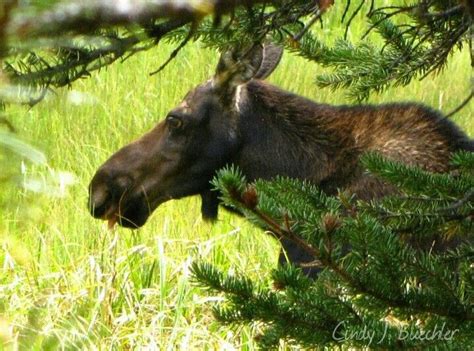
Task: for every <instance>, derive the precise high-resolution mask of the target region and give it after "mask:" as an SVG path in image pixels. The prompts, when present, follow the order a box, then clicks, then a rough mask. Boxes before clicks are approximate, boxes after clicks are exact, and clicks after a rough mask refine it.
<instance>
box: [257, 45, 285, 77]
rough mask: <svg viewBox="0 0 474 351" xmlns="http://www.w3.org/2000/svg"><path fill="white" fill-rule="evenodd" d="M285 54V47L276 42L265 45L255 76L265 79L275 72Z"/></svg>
mask: <svg viewBox="0 0 474 351" xmlns="http://www.w3.org/2000/svg"><path fill="white" fill-rule="evenodd" d="M282 56H283V47H281V46H278V45H275V44H267V45H265V46H264V47H263V57H262V61H261V64H260V68H259V69H258V71H257V73H256V74H255V76H254V77H253V78H255V79H265V78H267V77H268V76H269V75H270V74H272V73H273V71H274V70H275V68H277V66H278V64H279V63H280V60H281V57H282Z"/></svg>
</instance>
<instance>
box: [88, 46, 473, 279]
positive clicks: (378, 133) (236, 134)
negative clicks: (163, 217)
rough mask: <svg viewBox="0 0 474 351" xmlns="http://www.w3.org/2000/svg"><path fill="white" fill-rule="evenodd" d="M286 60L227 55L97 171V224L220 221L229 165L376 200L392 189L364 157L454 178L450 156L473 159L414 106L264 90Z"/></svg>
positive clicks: (291, 249) (276, 50)
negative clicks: (182, 206)
mask: <svg viewBox="0 0 474 351" xmlns="http://www.w3.org/2000/svg"><path fill="white" fill-rule="evenodd" d="M282 53H283V50H282V49H281V48H280V47H278V46H275V45H272V44H269V45H260V44H256V45H253V46H252V47H251V48H249V49H246V50H243V49H242V50H230V51H227V52H224V53H223V54H222V55H221V58H220V60H219V63H218V65H217V69H216V72H215V75H214V76H213V77H212V79H210V80H208V81H207V82H205V83H203V84H201V85H199V86H197V87H196V88H195V89H193V90H191V91H190V92H188V93H187V95H186V96H185V97H184V100H183V101H182V102H181V103H180V104H179V105H178V106H177V107H176V108H174V109H173V110H171V111H170V112H169V113H168V115H167V116H166V118H165V120H164V121H162V122H160V123H158V125H157V126H156V127H154V128H153V129H152V130H151V131H149V132H148V133H146V134H145V135H143V136H142V137H141V138H139V139H138V140H136V141H134V142H132V143H131V144H129V145H127V146H125V147H123V148H122V149H120V150H119V151H117V152H116V153H115V154H114V155H112V156H111V157H110V159H108V160H107V161H106V162H105V163H104V164H103V165H102V166H101V167H100V168H99V169H98V171H97V173H96V174H95V175H94V177H93V179H92V181H91V183H90V197H89V206H90V211H91V214H92V215H93V216H94V217H96V218H101V219H104V220H107V221H108V222H109V225H114V224H115V223H117V222H118V223H119V224H120V225H121V226H124V227H129V228H138V227H140V226H143V225H144V224H145V222H146V221H147V219H148V217H149V216H150V215H151V213H152V212H153V211H154V210H155V209H156V208H157V207H158V206H159V205H160V204H162V203H163V202H165V201H168V200H171V199H180V198H183V197H187V196H191V195H200V196H201V200H202V205H201V213H202V216H203V218H205V219H215V218H216V217H217V214H218V206H219V194H218V193H216V192H215V191H213V190H212V188H211V184H210V181H211V180H212V178H213V177H214V175H215V173H216V171H217V170H219V169H220V168H222V167H224V166H226V165H230V164H234V165H236V166H238V167H239V168H240V170H241V171H242V173H243V174H244V175H245V176H246V178H247V179H248V180H250V181H252V180H256V179H268V180H270V179H272V178H274V177H276V176H287V177H292V178H298V179H302V180H307V181H309V182H311V183H313V184H315V185H317V186H319V187H320V189H321V190H322V191H324V192H325V193H328V194H335V193H336V192H337V191H338V189H343V190H344V191H348V192H350V193H351V194H353V195H354V196H357V197H358V198H360V199H363V200H369V199H373V198H379V197H381V196H384V195H386V194H389V193H391V192H393V191H394V189H393V188H392V187H391V186H390V185H388V184H386V183H384V182H383V181H382V180H380V179H378V178H376V177H375V176H373V175H371V174H369V173H368V172H365V170H364V169H363V167H362V166H361V165H360V163H359V162H358V159H359V157H360V156H361V155H362V154H363V153H365V152H368V151H375V152H378V153H380V154H382V155H383V156H385V157H386V158H389V159H392V160H396V161H400V162H403V163H405V164H409V165H417V166H419V167H421V168H423V169H425V170H428V171H432V172H447V171H449V170H450V166H449V159H450V155H451V153H452V152H454V151H457V150H470V151H474V142H473V141H472V140H470V139H469V138H468V137H467V136H466V135H465V134H464V133H463V132H461V131H460V129H459V128H458V127H457V126H455V125H454V124H453V123H452V122H451V121H449V120H447V119H446V118H444V117H443V116H442V115H441V114H440V113H439V112H437V111H434V110H432V109H430V108H428V107H426V106H423V105H420V104H417V103H391V104H384V105H378V106H373V105H357V106H345V105H344V106H332V105H327V104H320V103H316V102H313V101H311V100H309V99H306V98H304V97H301V96H298V95H295V94H292V93H290V92H287V91H284V90H282V89H280V88H278V87H276V86H273V85H271V84H269V83H266V82H264V79H265V78H267V77H268V76H269V75H270V74H271V73H272V72H273V70H274V69H275V68H276V67H277V65H278V63H279V62H280V59H281V57H282ZM282 246H283V250H284V251H285V252H282V253H281V254H280V263H284V262H285V261H286V259H287V258H288V260H290V261H291V262H293V263H295V264H298V263H302V262H307V261H311V260H313V258H310V257H307V255H306V254H305V253H304V252H302V251H300V250H299V249H298V247H296V246H295V245H294V244H293V243H292V242H289V241H285V240H283V241H282ZM285 253H286V255H285ZM309 274H311V272H309Z"/></svg>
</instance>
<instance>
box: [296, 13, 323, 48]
mask: <svg viewBox="0 0 474 351" xmlns="http://www.w3.org/2000/svg"><path fill="white" fill-rule="evenodd" d="M321 14H322V12H321V10H320V9H319V8H318V9H317V10H316V13H315V14H314V16H313V17H312V18H311V19H310V21H309V22H308V23H307V24H306V25H305V26H304V28H303V29H302V30H301V32H299V33H298V34H296V35H295V36H293V40H294V41H300V40H301V38H302V37H303V35H304V34H305V33H306V32H307V31H308V30H309V29H310V28H311V27H312V26H313V24H315V23H316V21H317V20H318V19H320V18H321Z"/></svg>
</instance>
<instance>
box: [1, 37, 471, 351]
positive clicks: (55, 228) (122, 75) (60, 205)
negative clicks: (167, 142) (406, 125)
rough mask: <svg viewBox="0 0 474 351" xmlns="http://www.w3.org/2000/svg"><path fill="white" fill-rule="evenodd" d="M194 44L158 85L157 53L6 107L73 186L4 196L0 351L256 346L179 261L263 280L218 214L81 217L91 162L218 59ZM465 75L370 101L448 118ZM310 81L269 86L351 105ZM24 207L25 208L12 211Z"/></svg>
mask: <svg viewBox="0 0 474 351" xmlns="http://www.w3.org/2000/svg"><path fill="white" fill-rule="evenodd" d="M323 34H327V35H330V34H331V33H330V32H329V29H324V32H323ZM336 34H337V33H336ZM350 34H351V33H350ZM332 35H334V33H333V34H332ZM198 46H199V44H195V45H193V46H190V47H188V48H186V49H184V50H183V52H182V53H180V55H179V56H178V58H177V59H176V60H175V62H173V64H172V65H170V66H169V67H168V68H167V69H166V70H165V71H163V72H162V73H161V74H159V75H155V76H151V77H150V76H149V75H148V72H152V71H154V70H155V69H156V68H157V67H158V66H159V65H160V63H161V62H163V61H164V59H165V58H166V57H167V55H168V54H169V51H170V50H171V47H169V46H165V45H163V46H159V47H158V48H156V49H154V50H152V51H150V52H147V53H142V54H140V55H137V56H136V57H132V58H130V59H129V60H127V61H126V62H124V63H118V64H115V65H113V66H111V67H109V68H107V69H106V70H103V71H102V72H100V73H98V74H94V75H93V76H92V77H90V78H89V79H87V80H81V81H79V82H76V83H75V84H74V85H73V90H66V89H65V90H61V91H59V92H58V94H57V95H53V96H50V97H49V98H48V100H47V101H45V102H43V103H41V104H39V105H38V106H36V107H34V108H33V109H30V110H28V109H26V108H18V107H11V108H10V109H9V111H8V113H9V114H10V116H11V119H12V121H13V122H14V124H15V126H16V128H17V129H18V131H19V134H20V135H21V136H22V137H24V138H26V139H27V140H30V141H33V142H34V144H35V145H36V146H38V147H39V148H40V149H41V150H43V151H44V152H45V153H46V154H47V155H48V157H49V164H50V166H51V167H52V168H54V169H56V170H63V171H67V172H71V173H73V174H74V175H75V178H76V182H75V183H74V185H73V186H71V187H70V188H69V193H68V195H67V196H66V197H62V198H54V197H53V198H51V197H46V196H40V195H38V198H37V199H35V201H34V203H33V205H32V204H31V203H30V201H31V199H32V196H31V195H29V196H28V197H25V196H26V194H15V198H16V199H17V200H20V202H19V204H18V205H17V206H14V207H10V208H8V209H6V210H4V213H2V220H1V222H0V240H1V243H0V244H1V251H0V262H1V263H2V267H0V268H1V270H0V343H1V342H2V341H3V342H5V346H6V347H7V348H10V349H16V348H17V347H19V346H20V347H23V348H24V349H43V348H44V349H48V348H49V349H55V348H58V347H64V348H69V347H72V348H81V349H83V348H90V349H94V348H96V349H111V348H118V349H122V348H125V349H134V348H140V347H150V348H152V347H154V348H156V349H170V350H172V349H183V350H188V349H219V350H220V349H234V348H236V349H253V348H254V342H253V337H254V335H255V334H254V333H255V330H254V329H252V328H243V329H233V328H230V327H225V326H221V325H219V324H218V323H216V322H215V321H214V320H213V318H212V313H211V307H212V304H210V303H209V302H210V301H213V300H216V299H219V297H218V296H216V297H209V296H208V295H207V294H206V293H205V292H204V291H203V290H201V289H199V288H197V287H196V286H195V285H193V283H192V280H191V277H190V275H189V265H190V263H191V262H192V261H193V260H195V259H197V258H203V259H205V260H208V261H210V262H212V263H214V264H216V265H218V266H220V267H221V268H224V269H228V270H229V271H236V272H238V271H242V272H245V273H246V274H248V275H250V276H252V277H254V278H256V279H259V280H261V281H263V282H266V283H268V284H269V279H268V276H269V271H270V269H271V268H272V267H274V266H275V265H276V260H277V255H278V246H277V244H276V243H275V242H274V240H273V239H271V238H270V237H269V236H267V235H265V234H264V233H262V232H261V231H260V230H257V229H255V228H253V227H251V226H250V225H248V224H247V223H246V222H245V221H244V220H242V219H241V218H238V217H236V216H233V215H229V214H227V213H225V211H221V213H220V215H219V220H218V221H217V223H215V224H213V225H211V224H209V223H205V222H203V221H202V219H201V218H200V203H199V199H197V198H190V199H184V200H180V201H179V202H169V203H166V204H164V205H162V206H160V207H159V209H158V210H157V211H156V212H155V213H154V215H153V216H152V218H151V219H150V221H149V222H148V223H147V225H146V226H145V227H144V228H143V229H140V230H137V231H134V232H132V231H129V230H124V229H114V230H113V231H109V230H107V228H106V225H105V224H104V223H101V222H99V221H96V220H94V219H92V217H90V216H89V214H88V212H87V208H86V203H87V186H88V183H89V180H90V178H91V177H92V175H93V174H94V172H95V170H96V169H97V168H98V167H99V166H100V165H101V163H102V162H104V161H105V160H106V159H107V158H108V156H110V155H111V154H112V153H113V152H114V151H116V150H117V149H118V148H119V147H120V146H122V145H124V144H126V143H128V142H130V141H131V140H133V139H135V138H137V137H139V136H140V135H141V134H143V133H144V132H145V131H146V130H148V129H150V128H151V127H153V126H154V125H155V124H156V123H157V122H158V121H159V120H160V119H161V118H163V117H164V116H165V114H166V112H167V111H168V110H169V109H171V108H172V107H173V106H175V105H176V104H178V103H179V101H180V99H181V98H182V97H183V96H184V94H185V93H186V92H187V91H188V90H189V89H190V88H192V87H193V86H194V85H196V84H198V83H200V82H202V81H204V80H205V79H207V78H208V77H209V76H210V75H212V72H213V70H214V66H215V63H216V62H217V53H215V52H213V51H211V50H204V49H199V48H198ZM469 66H470V65H469V57H468V52H467V51H464V52H462V53H460V54H456V55H455V56H454V57H453V58H452V60H451V62H450V66H449V67H448V69H446V71H445V72H443V73H442V74H441V75H439V76H438V77H435V78H432V77H430V78H427V79H425V80H423V81H421V82H414V83H413V84H411V85H410V86H408V87H398V88H396V89H391V90H389V91H386V92H384V93H382V94H380V95H377V96H372V97H371V101H370V102H371V103H381V102H388V101H400V100H410V101H418V102H422V103H425V104H427V105H430V106H432V107H434V108H437V109H441V110H442V111H444V112H449V111H451V110H452V109H454V108H455V107H456V106H457V105H458V104H459V103H460V102H461V101H462V100H463V99H464V98H465V97H466V96H467V95H468V92H469V76H470V74H471V73H470V67H469ZM320 72H322V69H321V67H318V66H316V65H311V64H308V63H306V62H305V61H303V60H302V59H300V58H297V57H294V56H289V55H286V56H285V57H284V60H283V62H282V63H281V65H280V66H279V68H278V69H277V71H276V72H275V73H274V74H273V75H272V77H271V79H270V81H271V82H272V83H274V84H276V85H278V86H281V87H283V88H286V89H288V90H291V91H293V92H296V93H298V94H302V95H304V96H308V97H310V98H312V99H314V100H316V101H320V102H325V103H331V104H346V103H351V101H348V100H347V98H346V97H345V94H344V92H342V91H338V92H331V91H329V90H327V89H326V90H322V89H319V88H318V87H317V86H316V85H314V80H315V76H316V74H318V73H320ZM473 112H474V107H473V106H472V104H471V106H468V107H467V108H465V109H464V110H462V111H461V112H460V113H459V114H458V115H457V116H456V117H455V120H456V121H457V122H458V123H459V124H460V125H461V126H462V128H463V129H464V130H467V131H469V132H470V133H471V135H472V134H473V133H474V125H473V123H474V122H473V119H472V115H473ZM22 199H23V200H24V201H23V203H22V202H21V200H22ZM25 199H28V204H29V205H30V206H24V205H25ZM25 208H26V209H27V210H25ZM27 217H28V220H25V218H27Z"/></svg>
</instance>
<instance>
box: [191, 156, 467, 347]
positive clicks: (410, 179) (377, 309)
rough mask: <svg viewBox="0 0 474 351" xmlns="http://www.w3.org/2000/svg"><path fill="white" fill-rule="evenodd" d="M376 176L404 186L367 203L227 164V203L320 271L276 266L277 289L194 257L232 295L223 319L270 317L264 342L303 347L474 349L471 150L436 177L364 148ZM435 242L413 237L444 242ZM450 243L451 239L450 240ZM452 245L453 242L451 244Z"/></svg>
mask: <svg viewBox="0 0 474 351" xmlns="http://www.w3.org/2000/svg"><path fill="white" fill-rule="evenodd" d="M362 162H363V163H364V165H365V166H366V168H367V169H368V170H369V171H370V172H372V173H373V174H375V175H377V176H379V177H381V178H383V179H384V180H386V181H388V182H390V183H392V184H393V185H396V186H397V188H398V189H399V190H400V191H401V193H402V195H394V196H389V197H385V198H383V199H380V200H374V201H371V202H363V201H360V200H356V199H353V198H350V197H348V194H344V193H340V194H338V195H337V196H327V195H325V194H324V193H322V192H321V191H320V190H319V189H318V188H317V187H315V186H313V185H311V184H308V183H305V182H302V181H297V180H292V179H286V178H278V179H275V180H274V181H271V182H268V181H256V182H254V183H251V184H249V183H247V181H246V180H245V178H244V177H243V176H242V175H241V174H240V173H239V170H238V169H235V168H232V167H230V168H227V169H224V170H222V171H220V172H219V174H218V176H217V177H216V178H215V180H214V185H215V187H216V189H218V190H219V191H221V193H222V194H223V195H222V199H223V201H224V202H225V203H226V204H227V205H229V206H232V207H234V208H235V209H237V210H239V211H240V212H242V213H244V214H245V216H246V217H247V218H248V219H249V220H250V221H251V222H252V223H254V224H256V225H257V226H259V227H261V228H262V229H264V230H266V231H269V232H272V233H274V234H275V236H276V237H277V238H279V239H282V238H284V239H286V240H291V241H293V242H294V243H295V244H296V245H298V246H299V247H300V248H302V249H303V250H305V251H306V252H307V253H308V254H309V255H311V257H313V259H314V261H313V262H310V263H309V264H308V265H307V266H316V267H320V268H321V273H320V274H319V276H318V277H317V279H315V280H311V279H309V278H308V277H306V276H305V275H304V273H303V272H302V270H301V267H295V266H292V265H287V266H280V267H278V268H276V269H275V270H274V271H273V272H272V280H273V286H271V287H269V286H267V285H265V284H264V283H262V282H256V281H252V280H251V279H249V278H248V277H246V276H245V275H228V274H225V273H223V272H221V271H219V270H218V269H217V268H215V267H213V266H210V265H209V264H207V263H205V262H196V263H194V266H193V273H194V276H195V278H196V279H197V281H198V282H199V283H200V284H202V285H203V286H205V287H207V288H208V289H210V290H211V291H213V292H219V293H222V294H223V295H224V296H225V301H224V302H222V303H220V304H218V305H217V306H215V307H214V314H215V316H216V318H217V319H218V320H220V321H222V322H223V323H229V324H245V323H250V322H259V323H260V324H261V325H263V327H262V328H261V329H262V333H261V335H260V336H259V338H258V342H259V344H260V346H262V348H264V349H266V348H274V347H276V346H278V344H279V342H280V340H286V341H287V342H289V343H290V344H298V345H301V346H304V347H309V348H317V347H321V348H322V347H330V346H345V347H355V348H363V347H369V348H371V349H394V348H397V349H398V348H400V349H423V350H425V349H433V350H435V349H436V350H445V349H452V350H468V349H471V348H472V347H474V247H473V245H472V243H473V242H474V240H473V239H474V230H473V229H474V226H473V221H472V218H473V215H474V201H473V200H474V153H468V152H460V153H457V154H455V156H454V158H453V160H452V163H453V164H454V165H455V166H456V168H457V170H456V172H454V173H453V174H431V173H429V172H426V171H423V170H421V169H418V168H416V167H411V166H406V165H403V164H400V163H396V162H393V161H389V160H385V159H383V158H381V157H380V156H379V155H378V154H367V155H366V156H365V157H363V160H362ZM440 240H441V243H442V245H440V246H438V247H432V248H430V247H428V248H423V246H422V245H417V243H423V242H425V243H426V242H428V243H432V242H436V241H440ZM448 242H450V243H451V244H449V245H448ZM453 243H454V244H453Z"/></svg>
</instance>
